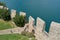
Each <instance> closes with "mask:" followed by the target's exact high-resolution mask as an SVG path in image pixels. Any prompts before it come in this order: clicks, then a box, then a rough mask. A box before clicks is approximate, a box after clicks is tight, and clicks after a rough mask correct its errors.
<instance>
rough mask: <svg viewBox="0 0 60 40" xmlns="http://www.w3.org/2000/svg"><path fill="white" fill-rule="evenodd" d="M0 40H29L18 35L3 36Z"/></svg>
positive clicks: (0, 36)
mask: <svg viewBox="0 0 60 40" xmlns="http://www.w3.org/2000/svg"><path fill="white" fill-rule="evenodd" d="M0 40H29V38H28V37H27V36H23V35H20V34H5V35H0Z"/></svg>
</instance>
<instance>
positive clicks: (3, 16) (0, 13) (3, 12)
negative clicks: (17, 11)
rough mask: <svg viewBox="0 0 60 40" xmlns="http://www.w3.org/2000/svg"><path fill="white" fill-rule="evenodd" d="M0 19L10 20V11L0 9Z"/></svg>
mask: <svg viewBox="0 0 60 40" xmlns="http://www.w3.org/2000/svg"><path fill="white" fill-rule="evenodd" d="M0 18H1V19H3V20H5V21H9V20H11V17H10V10H6V9H0Z"/></svg>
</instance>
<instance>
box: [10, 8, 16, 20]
mask: <svg viewBox="0 0 60 40" xmlns="http://www.w3.org/2000/svg"><path fill="white" fill-rule="evenodd" d="M15 15H16V10H14V9H12V10H11V19H13V18H14V17H15Z"/></svg>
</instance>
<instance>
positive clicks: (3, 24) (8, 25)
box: [0, 19, 14, 30]
mask: <svg viewBox="0 0 60 40" xmlns="http://www.w3.org/2000/svg"><path fill="white" fill-rule="evenodd" d="M9 28H14V27H13V26H12V24H11V23H10V22H6V21H3V20H1V19H0V30H4V29H9Z"/></svg>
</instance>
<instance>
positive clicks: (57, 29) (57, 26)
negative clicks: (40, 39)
mask: <svg viewBox="0 0 60 40" xmlns="http://www.w3.org/2000/svg"><path fill="white" fill-rule="evenodd" d="M49 38H50V39H51V40H60V23H57V22H51V25H50V31H49Z"/></svg>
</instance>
